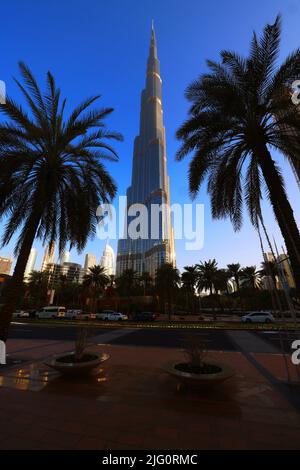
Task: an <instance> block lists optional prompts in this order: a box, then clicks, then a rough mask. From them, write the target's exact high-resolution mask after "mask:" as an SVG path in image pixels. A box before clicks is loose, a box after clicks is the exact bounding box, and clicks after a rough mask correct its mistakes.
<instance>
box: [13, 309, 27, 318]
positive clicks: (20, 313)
mask: <svg viewBox="0 0 300 470" xmlns="http://www.w3.org/2000/svg"><path fill="white" fill-rule="evenodd" d="M13 318H29V312H27V311H25V310H16V311H15V312H14V313H13Z"/></svg>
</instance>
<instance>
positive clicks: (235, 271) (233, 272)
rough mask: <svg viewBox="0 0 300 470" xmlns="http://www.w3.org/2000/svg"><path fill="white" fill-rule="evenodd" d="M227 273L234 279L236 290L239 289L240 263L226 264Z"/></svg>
mask: <svg viewBox="0 0 300 470" xmlns="http://www.w3.org/2000/svg"><path fill="white" fill-rule="evenodd" d="M227 269H228V273H229V274H230V276H231V277H233V278H234V281H235V283H236V288H237V290H239V289H240V277H241V273H242V269H241V265H240V263H231V264H227Z"/></svg>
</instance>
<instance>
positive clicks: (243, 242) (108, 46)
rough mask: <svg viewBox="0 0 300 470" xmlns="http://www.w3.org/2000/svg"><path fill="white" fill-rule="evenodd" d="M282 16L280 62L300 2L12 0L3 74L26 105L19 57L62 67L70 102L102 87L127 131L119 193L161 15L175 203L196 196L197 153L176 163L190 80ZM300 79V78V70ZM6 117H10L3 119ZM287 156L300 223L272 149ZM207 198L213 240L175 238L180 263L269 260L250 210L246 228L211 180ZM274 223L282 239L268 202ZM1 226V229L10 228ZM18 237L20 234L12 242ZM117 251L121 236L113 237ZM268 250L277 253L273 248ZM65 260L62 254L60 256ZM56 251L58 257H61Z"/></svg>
mask: <svg viewBox="0 0 300 470" xmlns="http://www.w3.org/2000/svg"><path fill="white" fill-rule="evenodd" d="M279 12H281V13H282V16H283V18H282V19H283V32H282V42H281V54H280V58H279V61H282V60H284V58H285V57H286V56H287V55H288V54H289V52H291V51H292V50H294V49H296V48H297V47H299V46H300V37H299V24H300V4H299V2H296V1H289V0H287V1H286V0H263V1H258V0H253V1H252V2H251V3H250V2H249V3H247V4H246V3H244V2H240V1H237V0H227V1H226V2H223V1H221V0H219V1H215V2H213V3H212V2H203V1H202V2H200V1H198V0H164V1H158V0H151V1H150V0H143V1H142V2H139V1H135V0H111V1H110V2H104V1H101V0H100V1H99V0H98V1H96V0H85V1H83V0H72V1H71V0H65V1H64V2H61V1H58V0H53V1H52V2H51V3H50V2H46V1H41V2H36V1H35V0H27V1H26V2H23V1H22V0H12V1H11V2H5V4H3V5H1V16H2V18H6V19H7V20H6V21H2V22H1V30H0V41H1V52H2V54H1V62H0V80H4V81H5V83H6V88H7V93H8V94H9V95H10V96H12V97H13V98H14V99H15V100H16V101H19V102H21V103H22V105H23V104H24V102H23V101H22V100H21V97H20V93H19V92H18V91H17V87H16V85H15V83H14V82H13V79H12V77H13V76H15V77H17V78H19V75H18V68H17V63H18V61H19V60H23V61H25V62H26V63H27V64H28V65H29V66H30V68H31V69H32V71H33V73H34V74H35V76H36V77H37V79H38V81H39V83H40V85H41V86H42V88H43V84H44V81H45V74H46V72H47V70H48V69H50V70H51V71H52V73H53V74H54V76H55V78H56V81H57V84H58V85H59V86H60V88H61V90H62V95H63V96H66V97H67V99H68V109H70V108H73V107H74V106H75V105H76V104H77V103H78V102H80V101H82V100H83V99H84V98H86V97H88V96H90V95H94V94H101V95H102V98H101V101H100V102H99V104H100V106H113V107H114V108H115V111H114V113H112V115H111V116H110V117H109V119H108V120H107V126H108V127H110V128H112V129H114V130H117V131H119V132H121V133H122V134H123V135H124V138H125V142H124V143H118V144H117V145H115V148H116V149H117V151H118V153H119V156H120V161H119V162H118V163H107V167H108V168H109V171H110V172H111V174H112V176H113V177H114V179H115V180H116V182H117V184H118V195H125V193H126V188H127V187H128V186H129V184H130V180H131V167H132V154H133V140H134V137H135V135H137V133H138V124H139V109H140V90H141V89H142V88H143V87H144V77H145V71H146V60H147V55H148V48H149V40H150V34H151V21H152V19H154V24H155V30H156V36H157V40H158V52H159V57H160V61H161V76H162V81H163V103H164V125H165V127H166V146H167V157H168V173H169V175H170V183H171V188H170V189H171V191H170V192H171V203H176V202H180V203H190V202H191V200H190V198H189V195H188V181H187V168H188V163H189V158H187V159H186V160H185V161H183V162H181V163H175V161H174V156H175V154H176V151H177V149H178V147H179V143H178V141H177V140H176V138H175V132H176V130H177V128H178V127H179V126H180V125H181V124H182V122H183V121H184V120H185V119H186V117H187V110H188V103H187V102H186V100H185V98H184V90H185V88H186V87H187V85H188V84H189V83H190V82H191V81H192V80H194V79H195V78H196V77H197V76H198V75H199V74H200V73H203V72H205V71H206V70H207V69H206V64H205V60H206V59H214V60H218V58H219V52H220V51H221V50H222V49H232V50H235V51H237V52H238V53H240V54H242V55H244V54H247V53H248V50H249V43H250V40H251V36H252V32H253V30H255V31H256V33H257V34H261V31H262V29H263V27H264V25H265V24H266V23H267V22H273V21H274V19H275V17H276V15H277V14H278V13H279ZM299 78H300V77H299ZM0 119H2V117H0ZM273 155H274V156H275V157H276V159H277V161H278V162H279V164H280V166H281V168H282V172H283V176H284V178H285V182H286V188H287V192H288V196H289V199H290V202H291V204H292V207H293V209H294V212H295V218H296V220H297V223H298V225H299V223H300V204H299V188H298V187H297V184H296V180H295V178H294V175H293V173H292V170H291V169H290V167H289V165H288V163H287V162H284V160H283V158H282V157H281V156H279V155H278V154H275V153H274V154H273ZM196 202H197V203H203V204H204V205H205V240H204V247H203V249H202V250H200V251H188V252H186V251H185V250H184V241H176V258H177V266H178V267H179V269H182V268H183V266H185V265H190V264H195V263H198V262H199V261H200V260H207V259H209V258H216V259H217V261H218V262H219V266H220V267H225V266H226V265H227V264H228V263H231V262H240V263H241V264H242V265H251V264H256V265H257V266H258V265H259V263H260V262H261V258H262V257H261V250H260V245H259V240H258V237H257V234H256V232H255V230H254V228H253V227H252V226H251V224H250V221H249V218H248V215H247V214H245V218H244V226H243V228H242V230H241V231H240V232H238V233H235V232H234V231H233V228H232V226H231V224H230V222H229V221H228V220H226V221H213V220H212V219H211V216H210V204H209V199H208V196H207V194H206V188H205V186H203V187H202V189H201V191H200V194H199V196H198V198H197V199H196V201H195V203H196ZM263 213H264V218H265V223H266V226H267V228H268V231H269V233H270V235H271V238H272V237H273V235H274V237H275V239H276V242H277V245H278V247H280V251H281V245H282V244H283V241H282V237H281V235H280V232H279V229H278V227H277V224H276V222H275V220H274V216H273V213H272V210H271V208H270V205H269V203H268V202H267V201H265V202H264V203H263ZM1 229H2V226H1V225H0V233H1V232H2V230H1ZM13 241H15V239H14V240H13ZM110 244H111V246H112V248H113V249H114V251H115V253H116V251H117V240H110ZM104 246H105V240H98V239H97V238H95V239H94V240H93V241H89V242H88V244H87V246H86V248H85V249H84V251H83V252H82V254H81V255H78V254H77V253H76V252H74V251H71V254H70V260H71V261H73V262H80V264H82V265H83V264H84V256H85V254H86V253H94V254H95V255H96V259H97V261H99V260H100V257H101V254H102V252H103V250H104ZM33 247H34V248H36V249H37V250H38V256H37V260H36V264H35V266H36V267H38V268H40V265H41V261H42V257H43V253H44V248H43V247H42V246H41V243H40V241H35V243H34V245H33ZM266 251H269V250H268V249H267V250H266ZM12 253H13V242H12V243H10V244H9V245H8V246H6V247H4V248H3V249H1V250H0V256H3V257H5V256H9V255H11V254H12ZM56 258H57V260H58V254H57V255H56ZM56 258H55V261H57V260H56Z"/></svg>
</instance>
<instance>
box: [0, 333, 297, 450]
mask: <svg viewBox="0 0 300 470" xmlns="http://www.w3.org/2000/svg"><path fill="white" fill-rule="evenodd" d="M72 346H73V344H72V343H71V342H59V341H52V342H51V341H46V340H45V341H40V340H39V341H35V340H11V341H9V342H8V350H9V352H11V353H12V355H13V356H15V357H21V356H22V359H23V360H25V359H27V360H28V361H29V362H27V363H26V362H23V363H22V365H20V366H19V367H13V368H9V369H6V370H5V371H2V370H0V429H1V431H0V449H145V450H151V449H161V450H164V449H192V448H194V449H300V413H299V411H298V410H296V409H295V408H294V407H293V406H291V404H290V403H289V401H288V400H287V399H286V397H284V396H283V395H282V394H281V393H279V392H278V390H277V389H276V388H274V387H273V386H272V384H271V383H270V382H269V381H268V380H267V379H266V378H265V377H264V376H263V375H262V374H261V373H260V372H259V370H257V368H256V367H254V366H253V364H252V363H251V362H249V360H247V358H246V357H245V356H244V355H243V354H242V353H239V352H211V353H209V357H211V358H214V359H219V360H220V361H222V362H226V363H228V364H230V365H231V366H232V367H233V368H234V369H235V370H236V376H235V377H234V378H232V379H230V380H228V381H227V382H225V383H224V384H222V385H221V386H219V387H218V388H216V389H214V390H210V391H203V392H197V393H196V392H193V391H183V390H181V389H178V387H177V383H176V381H174V379H173V378H172V377H170V376H169V375H168V374H166V373H165V372H164V370H163V369H162V366H163V364H164V363H166V362H168V361H170V360H176V359H179V358H182V351H181V350H179V349H171V348H153V347H151V348H147V347H135V346H112V345H108V344H106V345H103V344H101V345H94V346H92V348H91V349H92V350H97V351H105V352H108V353H109V354H110V355H111V357H110V359H109V361H107V363H105V365H104V366H103V367H102V368H101V370H100V372H99V374H97V375H96V376H95V377H91V379H89V380H85V381H83V380H81V381H74V380H66V379H63V378H61V377H58V376H57V375H56V373H54V374H53V373H52V372H50V370H49V369H48V368H47V367H46V366H44V365H43V358H45V357H47V356H49V355H51V354H53V353H58V352H62V351H68V350H70V349H72ZM255 361H257V362H259V363H260V364H262V365H263V366H264V367H267V368H268V370H269V371H270V372H271V373H272V374H274V376H277V377H278V378H280V379H285V376H284V373H285V369H284V367H283V365H282V364H283V361H282V357H281V356H279V355H277V354H266V353H257V354H255ZM290 373H291V375H292V376H293V377H294V378H296V371H295V367H294V366H292V365H290ZM32 390H36V391H32Z"/></svg>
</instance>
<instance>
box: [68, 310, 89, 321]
mask: <svg viewBox="0 0 300 470" xmlns="http://www.w3.org/2000/svg"><path fill="white" fill-rule="evenodd" d="M65 318H66V319H69V320H90V318H91V313H90V312H83V311H82V310H80V309H68V310H67V311H66V313H65Z"/></svg>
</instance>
